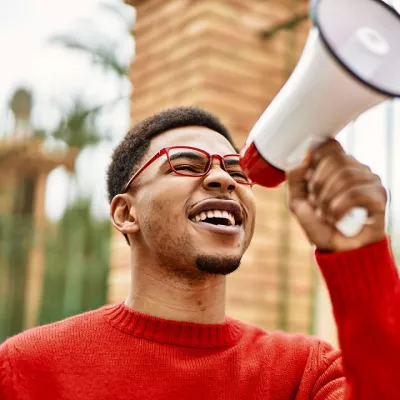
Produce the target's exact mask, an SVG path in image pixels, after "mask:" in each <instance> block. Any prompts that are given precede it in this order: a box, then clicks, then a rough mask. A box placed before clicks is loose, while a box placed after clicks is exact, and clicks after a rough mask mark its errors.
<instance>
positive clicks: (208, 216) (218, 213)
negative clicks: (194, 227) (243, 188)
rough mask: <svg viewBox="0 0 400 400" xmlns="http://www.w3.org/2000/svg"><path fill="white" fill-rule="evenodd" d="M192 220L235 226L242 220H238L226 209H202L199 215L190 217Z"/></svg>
mask: <svg viewBox="0 0 400 400" xmlns="http://www.w3.org/2000/svg"><path fill="white" fill-rule="evenodd" d="M190 220H191V221H192V222H195V223H196V222H203V223H206V224H211V225H215V226H228V227H229V226H235V225H240V224H241V221H239V220H238V221H237V220H236V218H235V216H234V214H232V213H231V212H229V211H226V210H207V211H201V212H200V213H198V214H197V215H195V216H193V217H191V218H190Z"/></svg>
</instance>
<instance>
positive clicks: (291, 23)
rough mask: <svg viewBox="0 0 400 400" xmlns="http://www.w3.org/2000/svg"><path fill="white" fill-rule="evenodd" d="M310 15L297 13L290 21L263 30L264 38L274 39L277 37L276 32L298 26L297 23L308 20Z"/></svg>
mask: <svg viewBox="0 0 400 400" xmlns="http://www.w3.org/2000/svg"><path fill="white" fill-rule="evenodd" d="M308 18H309V15H308V13H307V14H300V15H295V16H294V17H293V18H291V19H290V20H289V21H285V22H283V23H280V24H277V25H275V26H273V27H272V28H270V29H268V30H266V31H263V32H262V38H263V39H272V38H273V37H275V35H276V34H278V33H279V32H281V31H283V30H285V31H290V30H292V29H294V28H296V26H297V25H299V24H300V23H301V22H303V21H306V20H308Z"/></svg>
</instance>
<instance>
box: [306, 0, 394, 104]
mask: <svg viewBox="0 0 400 400" xmlns="http://www.w3.org/2000/svg"><path fill="white" fill-rule="evenodd" d="M321 1H324V0H312V1H311V7H310V15H311V19H312V21H313V23H314V25H315V26H316V27H317V28H318V31H319V32H320V37H321V40H322V42H323V43H324V45H325V46H326V47H327V48H328V50H329V53H330V54H331V55H332V57H334V58H335V59H336V60H337V61H338V63H339V64H340V65H341V66H342V67H343V68H344V69H345V70H346V71H348V72H349V73H350V74H351V75H353V76H354V77H355V78H356V79H357V80H359V81H360V82H361V83H363V84H364V85H366V86H368V87H369V88H371V89H372V90H374V91H375V92H378V93H380V94H385V95H387V96H390V97H400V93H394V92H390V91H386V90H383V89H380V88H378V87H376V86H375V85H372V84H371V83H369V82H367V81H365V80H364V79H363V78H361V77H360V76H358V75H357V74H356V73H355V72H354V71H352V70H351V69H350V68H349V67H348V66H347V65H346V64H345V63H344V62H343V61H342V60H341V59H340V58H339V57H338V56H337V55H336V53H335V51H334V49H333V48H332V47H331V45H330V44H329V42H328V41H327V40H326V38H325V34H324V31H323V30H322V29H321V26H320V25H319V21H318V4H319V3H320V2H321ZM369 1H374V2H375V3H379V4H380V5H381V6H383V7H386V8H387V10H388V11H389V12H391V13H392V14H393V15H394V16H395V17H397V18H398V19H399V23H400V14H399V13H398V12H397V11H396V10H395V9H394V8H393V7H391V6H390V5H389V4H387V3H385V2H383V1H381V0H369Z"/></svg>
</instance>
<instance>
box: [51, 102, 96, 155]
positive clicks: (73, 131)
mask: <svg viewBox="0 0 400 400" xmlns="http://www.w3.org/2000/svg"><path fill="white" fill-rule="evenodd" d="M100 108H101V107H95V108H89V107H88V106H87V105H86V104H85V103H84V102H83V101H82V100H81V99H79V98H78V99H76V100H75V102H74V104H73V106H72V107H71V109H70V110H69V111H68V112H67V113H66V114H65V115H64V117H63V118H62V119H61V121H60V122H59V124H58V126H57V127H56V128H55V130H54V131H53V132H51V136H53V137H54V138H56V139H60V140H62V141H64V142H65V143H66V144H67V145H68V146H69V147H75V148H78V149H80V150H82V149H84V148H85V147H86V146H90V145H94V144H97V143H99V142H100V140H101V136H100V134H99V132H98V130H97V129H96V126H95V121H94V118H95V116H96V113H97V112H98V111H99V109H100Z"/></svg>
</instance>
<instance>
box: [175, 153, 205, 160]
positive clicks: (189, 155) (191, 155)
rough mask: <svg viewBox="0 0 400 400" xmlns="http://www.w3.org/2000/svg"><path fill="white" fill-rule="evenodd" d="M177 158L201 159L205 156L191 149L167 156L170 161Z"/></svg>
mask: <svg viewBox="0 0 400 400" xmlns="http://www.w3.org/2000/svg"><path fill="white" fill-rule="evenodd" d="M177 158H188V159H191V160H202V159H203V158H205V155H204V156H201V155H200V154H198V153H195V152H192V151H187V152H184V151H182V152H180V153H175V154H172V155H170V156H169V159H170V160H171V161H173V160H176V159H177Z"/></svg>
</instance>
